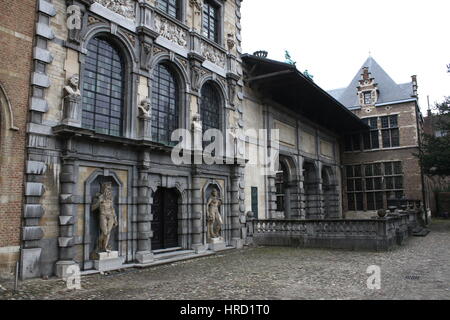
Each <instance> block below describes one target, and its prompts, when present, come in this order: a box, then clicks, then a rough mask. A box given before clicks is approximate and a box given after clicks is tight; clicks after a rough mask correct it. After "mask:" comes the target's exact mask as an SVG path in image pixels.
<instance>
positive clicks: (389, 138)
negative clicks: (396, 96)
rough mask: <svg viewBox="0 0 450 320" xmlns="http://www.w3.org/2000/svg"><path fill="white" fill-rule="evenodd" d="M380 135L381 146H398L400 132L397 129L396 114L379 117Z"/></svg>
mask: <svg viewBox="0 0 450 320" xmlns="http://www.w3.org/2000/svg"><path fill="white" fill-rule="evenodd" d="M380 119H381V128H382V131H381V136H382V139H383V148H392V147H398V146H400V132H399V129H398V115H393V116H386V117H381V118H380Z"/></svg>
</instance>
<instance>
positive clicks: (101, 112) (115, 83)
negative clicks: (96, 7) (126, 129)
mask: <svg viewBox="0 0 450 320" xmlns="http://www.w3.org/2000/svg"><path fill="white" fill-rule="evenodd" d="M124 71H125V64H124V61H123V58H122V57H121V55H120V53H119V51H118V50H117V49H116V48H115V47H114V46H113V45H111V44H110V43H109V42H108V41H107V40H106V39H103V38H100V37H96V38H93V39H91V40H90V41H89V43H88V46H87V56H86V60H85V67H84V73H83V119H82V125H83V127H84V128H88V129H93V130H95V131H96V132H98V133H102V134H108V135H113V136H120V135H122V131H123V114H124V112H123V109H124V98H123V97H124V94H125V92H124V90H125V81H124V79H125V76H124Z"/></svg>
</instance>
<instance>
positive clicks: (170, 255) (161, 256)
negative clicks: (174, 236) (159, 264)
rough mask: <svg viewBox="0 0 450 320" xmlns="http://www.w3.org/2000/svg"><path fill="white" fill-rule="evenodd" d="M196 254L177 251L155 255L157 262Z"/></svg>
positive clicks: (191, 251)
mask: <svg viewBox="0 0 450 320" xmlns="http://www.w3.org/2000/svg"><path fill="white" fill-rule="evenodd" d="M193 253H195V251H194V250H176V251H169V252H163V253H158V254H155V256H154V257H155V260H166V259H172V258H175V257H178V256H186V255H190V254H193Z"/></svg>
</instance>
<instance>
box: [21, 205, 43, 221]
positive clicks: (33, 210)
mask: <svg viewBox="0 0 450 320" xmlns="http://www.w3.org/2000/svg"><path fill="white" fill-rule="evenodd" d="M43 215H44V207H43V206H42V205H40V204H26V205H25V209H24V218H40V217H42V216H43Z"/></svg>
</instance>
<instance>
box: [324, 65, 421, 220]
mask: <svg viewBox="0 0 450 320" xmlns="http://www.w3.org/2000/svg"><path fill="white" fill-rule="evenodd" d="M417 88H418V86H417V77H416V76H412V79H411V82H408V83H404V84H396V83H395V82H394V81H393V80H392V78H391V77H390V76H389V75H388V74H387V73H386V72H385V71H384V70H383V69H382V67H381V66H380V65H379V64H378V63H377V62H376V61H375V59H373V58H372V57H369V58H368V59H367V60H366V61H365V62H364V64H363V66H362V67H361V69H360V70H359V71H358V73H357V74H356V76H355V77H354V79H353V80H352V82H351V83H350V85H349V86H348V87H346V88H343V89H337V90H332V91H330V92H329V93H330V94H331V95H332V96H334V97H335V98H336V99H337V100H338V101H340V102H341V103H342V104H343V105H345V106H346V107H347V108H348V109H349V110H351V111H352V112H353V113H355V114H356V115H357V116H358V117H360V118H361V119H362V120H363V121H364V122H366V123H367V124H368V125H369V126H370V132H366V133H360V132H354V133H352V134H349V135H347V136H346V137H345V141H344V153H343V163H344V165H345V178H344V181H345V190H344V211H354V212H359V214H357V216H362V215H364V213H362V212H363V211H366V212H369V213H368V214H369V215H372V214H373V213H371V211H372V212H373V211H374V210H378V209H383V208H384V209H385V208H387V200H388V199H392V198H395V199H398V198H407V199H414V200H421V201H423V202H425V204H426V205H427V207H429V206H428V202H429V201H428V200H429V199H428V190H427V188H426V185H425V184H424V176H423V174H422V171H421V168H420V165H419V161H418V158H417V157H415V156H414V154H418V151H419V146H420V143H421V138H422V135H423V118H422V114H421V112H420V109H419V104H418V103H419V102H418V94H417ZM348 216H349V217H351V216H354V213H351V212H350V213H349V214H348Z"/></svg>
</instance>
